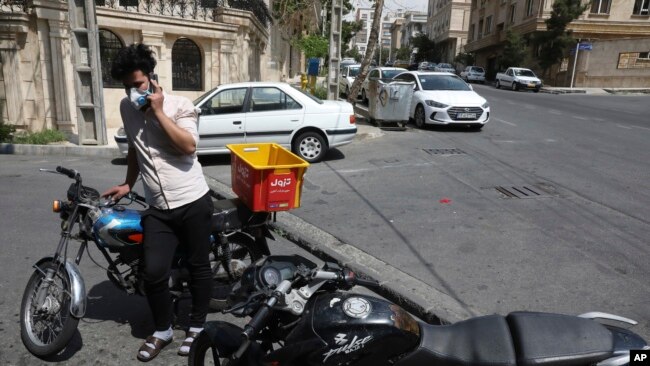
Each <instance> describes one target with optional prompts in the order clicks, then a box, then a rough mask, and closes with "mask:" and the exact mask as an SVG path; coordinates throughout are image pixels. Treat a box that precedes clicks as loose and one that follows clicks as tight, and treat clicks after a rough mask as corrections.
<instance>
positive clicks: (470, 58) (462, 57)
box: [454, 52, 476, 66]
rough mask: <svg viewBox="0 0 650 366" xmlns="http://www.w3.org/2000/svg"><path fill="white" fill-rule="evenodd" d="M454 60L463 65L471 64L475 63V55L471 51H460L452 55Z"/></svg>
mask: <svg viewBox="0 0 650 366" xmlns="http://www.w3.org/2000/svg"><path fill="white" fill-rule="evenodd" d="M454 62H455V63H458V64H463V65H465V66H471V65H474V64H475V63H476V57H475V56H474V54H473V53H466V52H461V53H459V54H457V55H456V57H454Z"/></svg>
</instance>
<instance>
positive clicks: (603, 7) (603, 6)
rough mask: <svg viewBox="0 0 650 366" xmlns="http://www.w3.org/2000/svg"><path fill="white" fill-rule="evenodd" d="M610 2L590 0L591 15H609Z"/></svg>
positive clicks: (606, 0) (607, 0) (608, 0)
mask: <svg viewBox="0 0 650 366" xmlns="http://www.w3.org/2000/svg"><path fill="white" fill-rule="evenodd" d="M609 4H610V0H592V1H591V14H609Z"/></svg>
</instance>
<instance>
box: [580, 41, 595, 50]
mask: <svg viewBox="0 0 650 366" xmlns="http://www.w3.org/2000/svg"><path fill="white" fill-rule="evenodd" d="M592 48H593V46H592V44H591V43H587V42H585V43H582V42H580V44H579V45H578V49H579V50H580V51H591V50H592Z"/></svg>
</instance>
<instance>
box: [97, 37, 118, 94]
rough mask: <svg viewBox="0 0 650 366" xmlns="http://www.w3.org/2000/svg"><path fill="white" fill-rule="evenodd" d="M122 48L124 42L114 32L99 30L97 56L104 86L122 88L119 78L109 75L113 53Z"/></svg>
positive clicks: (115, 53)
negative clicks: (115, 78) (100, 64)
mask: <svg viewBox="0 0 650 366" xmlns="http://www.w3.org/2000/svg"><path fill="white" fill-rule="evenodd" d="M122 48H124V43H122V40H120V38H119V37H118V36H116V35H115V33H113V32H111V31H109V30H107V29H100V30H99V57H101V60H102V61H101V62H102V82H103V84H104V88H123V87H124V85H122V83H121V82H120V81H119V80H117V81H116V80H113V78H112V77H111V64H112V63H113V59H114V58H115V55H117V53H118V52H119V51H120V50H121V49H122Z"/></svg>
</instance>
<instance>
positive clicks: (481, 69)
mask: <svg viewBox="0 0 650 366" xmlns="http://www.w3.org/2000/svg"><path fill="white" fill-rule="evenodd" d="M472 71H473V72H485V70H483V68H482V67H472Z"/></svg>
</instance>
